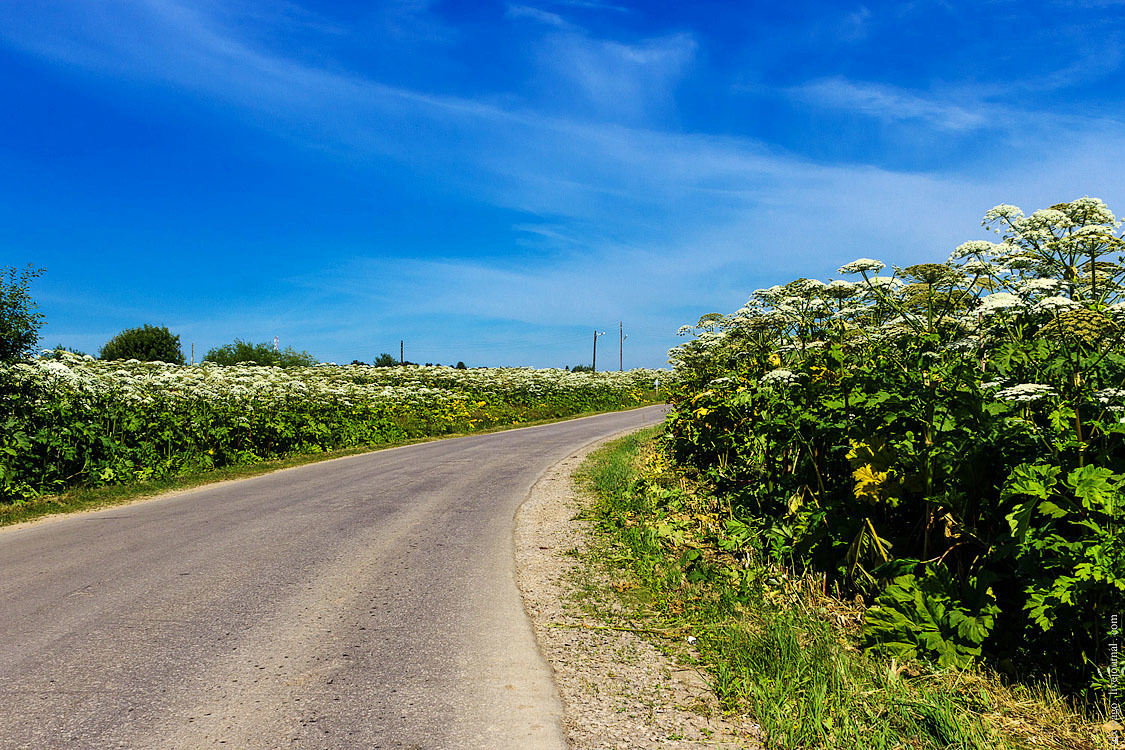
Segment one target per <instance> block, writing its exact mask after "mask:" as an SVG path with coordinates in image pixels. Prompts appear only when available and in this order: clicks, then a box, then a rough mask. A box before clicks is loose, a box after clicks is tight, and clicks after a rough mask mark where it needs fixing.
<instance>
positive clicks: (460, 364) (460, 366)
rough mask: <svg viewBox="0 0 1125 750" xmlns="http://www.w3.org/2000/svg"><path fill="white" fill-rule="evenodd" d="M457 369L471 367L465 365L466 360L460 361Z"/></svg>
mask: <svg viewBox="0 0 1125 750" xmlns="http://www.w3.org/2000/svg"><path fill="white" fill-rule="evenodd" d="M457 369H458V370H467V369H469V368H468V367H465V363H464V362H458V363H457Z"/></svg>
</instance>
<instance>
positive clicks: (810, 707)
mask: <svg viewBox="0 0 1125 750" xmlns="http://www.w3.org/2000/svg"><path fill="white" fill-rule="evenodd" d="M662 432H663V430H662V429H661V428H657V429H654V430H647V431H643V432H639V433H633V434H632V435H629V436H627V437H625V438H622V439H621V440H618V441H615V442H614V443H611V444H609V445H607V446H605V447H604V448H602V449H600V450H599V451H597V452H595V453H594V454H592V455H591V457H590V459H589V460H588V462H587V463H586V465H585V466H584V467H583V469H582V470H581V472H580V474H579V478H580V479H581V480H583V482H584V483H585V484H586V485H587V486H588V487H589V488H590V490H591V492H592V494H593V495H594V497H595V502H594V505H593V507H592V508H591V509H590V511H589V514H590V515H591V516H592V519H593V521H594V522H595V524H596V526H597V528H598V529H599V531H600V534H599V537H600V541H599V542H598V543H596V544H595V548H594V551H593V553H592V558H591V562H592V563H593V564H596V565H604V566H606V567H608V568H609V577H610V578H611V579H612V580H613V581H614V583H613V589H614V590H616V591H617V592H618V594H619V596H620V600H621V602H622V604H623V607H624V612H623V613H617V614H615V615H613V618H612V620H613V621H612V622H609V621H607V625H606V627H609V628H611V629H613V628H620V627H622V626H623V622H622V617H623V616H625V617H627V618H629V619H631V627H629V628H628V629H629V630H631V631H633V632H637V633H642V634H649V635H650V637H652V638H653V639H654V641H655V643H656V645H658V646H660V647H662V648H663V649H664V650H665V651H667V652H668V653H669V654H670V655H672V656H673V657H674V658H677V659H680V660H687V661H694V662H695V663H697V664H698V666H699V667H700V668H701V669H702V670H703V671H704V673H705V674H708V675H709V680H708V681H709V683H710V685H711V687H712V688H713V690H714V691H715V693H716V695H717V696H718V697H719V699H720V701H721V703H722V705H723V709H724V710H725V711H727V712H730V713H734V714H742V715H748V716H749V717H751V719H752V720H753V721H755V722H757V723H758V724H759V725H760V726H761V729H762V736H763V737H764V738H765V747H766V748H771V749H772V748H825V749H826V750H827V749H829V748H832V749H835V748H852V747H854V748H864V749H865V750H897V749H903V750H905V749H907V748H910V749H911V750H923V749H927V750H929V749H932V750H938V749H939V748H940V749H942V750H946V749H952V748H957V749H969V748H971V749H973V750H992V749H993V748H998V749H1012V750H1015V749H1016V748H1058V749H1059V750H1062V749H1063V748H1065V749H1067V750H1093V749H1095V748H1112V747H1115V745H1114V744H1113V737H1112V734H1111V731H1107V730H1111V729H1112V725H1109V724H1107V723H1106V720H1105V717H1104V716H1102V715H1101V714H1100V713H1099V712H1098V711H1096V710H1090V709H1083V708H1080V707H1077V706H1076V705H1075V704H1074V702H1073V701H1071V700H1068V699H1066V698H1065V697H1063V696H1062V695H1060V693H1059V691H1058V690H1057V689H1056V688H1054V687H1053V686H1052V685H1050V684H1049V683H1046V682H1044V681H1035V680H1031V681H1028V682H1026V683H1021V682H1017V681H1013V680H1011V679H1010V678H1009V677H1007V676H1006V675H1003V674H1000V673H997V672H995V671H992V670H990V669H987V668H981V667H979V666H973V667H969V668H965V669H960V668H956V667H941V666H939V665H936V664H935V663H934V662H932V661H927V660H924V659H899V658H896V657H894V656H887V655H881V654H878V653H875V652H869V651H867V650H865V649H864V643H863V638H862V623H863V619H864V615H865V607H864V606H863V604H862V603H857V602H856V601H855V600H850V601H849V600H845V599H841V598H840V597H837V596H834V595H832V594H831V593H830V592H829V591H827V590H826V589H827V588H828V587H827V586H826V578H825V576H824V575H823V574H819V575H818V574H816V573H814V572H812V571H809V570H806V571H804V572H803V573H798V572H797V571H796V570H795V569H794V568H793V566H792V565H791V564H790V563H789V562H788V561H786V560H778V559H776V558H772V557H770V556H769V555H768V553H766V551H765V550H764V545H763V544H762V543H761V540H759V539H757V538H756V536H755V533H754V531H753V530H752V529H751V528H749V527H748V526H746V525H745V524H742V523H740V522H738V521H737V520H736V516H735V515H734V514H735V510H734V509H733V508H732V506H731V505H730V501H729V498H725V497H722V496H719V495H717V494H715V491H714V486H713V485H712V484H710V483H709V482H708V481H706V480H705V479H704V478H701V477H700V476H699V474H698V473H697V472H694V471H691V470H684V469H681V468H677V467H676V466H675V465H673V464H672V462H671V461H670V460H669V451H668V444H667V438H666V436H664V435H663V434H662Z"/></svg>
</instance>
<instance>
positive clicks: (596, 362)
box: [590, 328, 605, 372]
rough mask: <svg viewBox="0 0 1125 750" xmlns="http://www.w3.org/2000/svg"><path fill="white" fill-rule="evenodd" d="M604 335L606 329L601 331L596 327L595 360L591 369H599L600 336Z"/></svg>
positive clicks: (595, 370)
mask: <svg viewBox="0 0 1125 750" xmlns="http://www.w3.org/2000/svg"><path fill="white" fill-rule="evenodd" d="M604 335H605V331H602V332H600V333H599V332H598V329H597V328H595V329H594V362H593V364H592V365H591V366H590V369H591V370H592V371H593V372H597V371H598V336H604Z"/></svg>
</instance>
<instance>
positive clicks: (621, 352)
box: [617, 320, 629, 372]
mask: <svg viewBox="0 0 1125 750" xmlns="http://www.w3.org/2000/svg"><path fill="white" fill-rule="evenodd" d="M617 328H618V333H619V334H620V336H621V341H620V343H619V344H618V346H619V347H620V349H618V352H617V370H618V372H625V339H627V338H629V337H628V336H626V335H625V321H623V320H621V321H618V323H617Z"/></svg>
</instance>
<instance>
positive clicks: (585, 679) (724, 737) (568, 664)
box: [515, 441, 757, 750]
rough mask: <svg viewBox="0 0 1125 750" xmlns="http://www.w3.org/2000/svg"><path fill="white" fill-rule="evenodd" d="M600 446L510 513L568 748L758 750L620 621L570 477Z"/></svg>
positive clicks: (693, 676)
mask: <svg viewBox="0 0 1125 750" xmlns="http://www.w3.org/2000/svg"><path fill="white" fill-rule="evenodd" d="M604 442H606V441H600V442H598V443H595V444H593V445H590V446H587V447H585V448H583V449H582V450H580V451H577V452H575V453H572V454H571V455H570V456H568V457H567V458H566V459H564V460H563V461H561V462H559V463H558V464H555V465H554V466H553V467H551V469H549V470H548V471H547V472H546V473H545V474H544V475H543V476H542V477H541V478H540V479H539V481H538V482H537V483H536V485H535V486H534V487H533V488H532V491H531V494H530V495H529V497H528V499H527V501H525V502H524V504H523V505H522V506H521V507H520V509H519V511H518V513H517V516H516V532H515V546H516V570H517V581H518V583H519V587H520V591H521V592H522V594H523V598H524V606H525V607H526V609H527V612H528V616H529V617H530V619H531V621H532V625H533V627H534V629H535V636H536V639H537V641H538V643H539V647H540V649H541V650H542V652H543V655H544V657H545V658H546V660H547V662H548V663H549V664H550V665H551V668H552V670H553V672H554V676H555V683H556V685H557V686H558V690H559V694H560V696H561V698H562V701H563V705H564V711H565V716H564V725H565V728H566V732H567V737H568V740H569V742H570V746H571V747H572V748H574V749H575V750H605V749H606V748H630V749H632V748H637V749H641V750H643V749H647V748H676V749H677V750H689V749H690V750H695V749H697V748H698V749H699V750H703V748H707V749H709V750H713V749H714V748H750V747H757V745H755V744H754V743H753V742H752V741H750V740H748V739H745V738H746V737H747V729H752V728H740V727H736V726H734V725H732V724H731V723H729V722H728V721H726V720H725V719H724V718H723V717H722V714H721V711H720V710H719V706H718V701H717V699H716V698H715V696H714V694H713V693H712V692H711V690H710V689H709V688H708V686H707V683H706V681H705V680H704V679H703V677H702V676H701V675H700V674H699V673H698V672H697V671H696V670H695V669H693V668H692V667H690V666H684V665H679V664H676V663H674V662H673V661H672V659H670V658H669V657H668V656H666V655H665V654H664V653H662V652H661V650H659V649H657V648H656V647H655V646H653V645H652V644H651V643H650V642H649V641H647V640H646V639H645V638H644V637H642V636H641V635H640V634H638V633H634V632H630V631H629V630H623V629H619V628H622V627H627V625H625V624H623V622H622V621H621V618H619V617H610V618H608V619H607V618H605V617H604V616H602V615H600V614H599V613H602V612H620V610H621V605H620V602H619V600H618V597H617V596H616V595H615V594H614V593H613V590H612V586H613V582H612V581H611V580H610V579H609V577H608V575H607V574H606V573H605V572H604V571H601V570H599V569H598V566H596V565H594V564H593V563H592V562H591V561H590V560H589V559H588V556H587V554H586V553H587V552H588V551H589V550H590V549H591V545H592V544H594V543H596V542H595V541H594V539H593V536H592V530H591V529H590V523H589V522H588V521H586V520H584V518H583V513H582V510H583V507H584V506H585V504H586V503H587V502H588V499H586V498H584V497H583V495H582V493H581V492H580V491H579V490H578V489H577V488H576V487H575V484H574V481H573V479H572V474H573V472H574V471H575V470H576V469H577V468H578V467H579V466H580V465H581V464H582V462H583V461H584V460H585V458H586V456H587V455H588V454H589V453H590V452H591V451H593V450H595V449H596V448H598V447H599V446H600V445H601V444H602V443H604Z"/></svg>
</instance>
